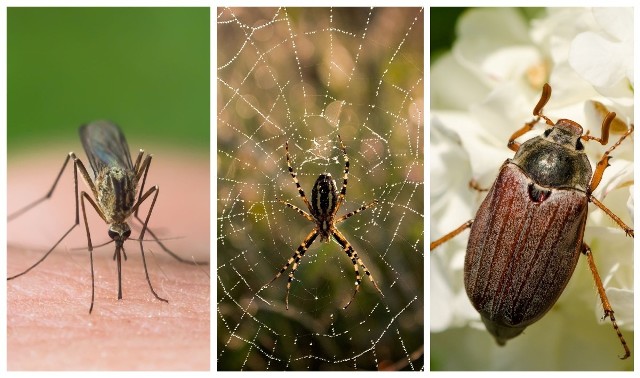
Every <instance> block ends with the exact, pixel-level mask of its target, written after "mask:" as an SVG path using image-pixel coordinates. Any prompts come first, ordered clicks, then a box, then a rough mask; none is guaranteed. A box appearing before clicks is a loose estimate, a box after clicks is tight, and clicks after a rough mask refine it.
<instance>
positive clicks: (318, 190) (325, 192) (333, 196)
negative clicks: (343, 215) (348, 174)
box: [311, 173, 338, 240]
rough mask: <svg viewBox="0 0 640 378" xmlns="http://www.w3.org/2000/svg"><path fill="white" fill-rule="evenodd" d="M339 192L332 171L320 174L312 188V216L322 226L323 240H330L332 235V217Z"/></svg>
mask: <svg viewBox="0 0 640 378" xmlns="http://www.w3.org/2000/svg"><path fill="white" fill-rule="evenodd" d="M337 192H338V190H337V188H336V182H335V181H334V180H333V178H331V174H330V173H323V174H321V175H320V176H318V179H317V180H316V183H315V184H314V185H313V189H312V190H311V209H312V211H313V214H312V216H313V217H314V218H315V219H316V222H317V224H318V227H319V228H320V238H321V239H322V240H328V239H329V236H330V235H331V224H332V223H333V222H332V218H333V216H334V214H335V210H336V205H337V203H338V193H337Z"/></svg>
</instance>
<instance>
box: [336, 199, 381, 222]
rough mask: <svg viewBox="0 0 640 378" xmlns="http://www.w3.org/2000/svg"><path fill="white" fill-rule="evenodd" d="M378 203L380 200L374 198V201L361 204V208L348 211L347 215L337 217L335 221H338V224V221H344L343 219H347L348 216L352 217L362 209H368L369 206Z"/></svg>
mask: <svg viewBox="0 0 640 378" xmlns="http://www.w3.org/2000/svg"><path fill="white" fill-rule="evenodd" d="M377 204H378V200H377V199H374V200H373V201H371V202H369V203H368V204H365V205H362V206H360V208H359V209H357V210H354V211H352V212H350V213H347V214H345V215H343V216H341V217H340V218H337V219H336V221H335V223H336V224H337V223H340V222H342V221H343V220H345V219H347V218H350V217H352V216H354V215H356V214H358V213H359V212H361V211H363V210H366V209H368V208H370V207H374V206H376V205H377Z"/></svg>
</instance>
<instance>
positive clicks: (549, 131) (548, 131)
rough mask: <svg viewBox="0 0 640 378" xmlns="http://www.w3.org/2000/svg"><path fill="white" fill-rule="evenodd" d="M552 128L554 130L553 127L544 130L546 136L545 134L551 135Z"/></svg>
mask: <svg viewBox="0 0 640 378" xmlns="http://www.w3.org/2000/svg"><path fill="white" fill-rule="evenodd" d="M551 130H553V129H546V130H545V131H544V136H545V137H548V136H549V134H551Z"/></svg>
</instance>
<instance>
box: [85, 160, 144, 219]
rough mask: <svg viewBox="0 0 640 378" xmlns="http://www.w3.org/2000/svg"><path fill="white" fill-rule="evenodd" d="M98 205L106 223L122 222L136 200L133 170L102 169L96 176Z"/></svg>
mask: <svg viewBox="0 0 640 378" xmlns="http://www.w3.org/2000/svg"><path fill="white" fill-rule="evenodd" d="M95 181H96V189H97V191H98V205H99V206H100V208H101V210H102V211H103V213H104V215H105V217H106V218H107V219H106V220H107V222H108V223H112V222H124V220H125V219H127V218H128V217H129V215H131V210H132V209H133V206H134V205H135V202H136V187H137V184H138V183H137V180H136V176H135V173H134V172H133V171H128V170H125V169H122V168H120V167H110V168H108V169H104V170H103V171H102V172H100V174H99V175H98V177H96V180H95Z"/></svg>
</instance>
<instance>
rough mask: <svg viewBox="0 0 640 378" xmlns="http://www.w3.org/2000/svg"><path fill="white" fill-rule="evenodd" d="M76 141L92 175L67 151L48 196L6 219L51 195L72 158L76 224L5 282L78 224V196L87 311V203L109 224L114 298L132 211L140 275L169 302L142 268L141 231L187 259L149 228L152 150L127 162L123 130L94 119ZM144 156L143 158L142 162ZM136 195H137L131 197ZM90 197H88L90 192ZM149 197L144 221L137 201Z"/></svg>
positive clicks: (157, 190)
mask: <svg viewBox="0 0 640 378" xmlns="http://www.w3.org/2000/svg"><path fill="white" fill-rule="evenodd" d="M79 132H80V139H81V141H82V146H83V147H84V151H85V153H86V154H87V158H88V159H89V164H91V168H92V169H93V174H94V178H93V179H91V177H90V176H89V172H87V169H86V168H85V166H84V164H83V163H82V161H81V160H80V159H79V158H78V157H77V156H76V155H75V153H73V152H70V153H69V154H68V155H67V157H66V158H65V160H64V164H62V169H60V172H59V173H58V176H57V177H56V179H55V181H54V182H53V186H52V187H51V189H50V190H49V192H47V194H46V195H45V196H44V197H42V198H40V199H38V200H36V201H34V202H32V203H30V204H29V205H27V206H25V207H23V208H22V209H20V210H18V211H16V212H15V213H13V214H12V215H10V216H9V220H12V219H15V218H17V217H18V216H20V215H22V214H24V213H25V212H27V211H28V210H30V209H32V208H33V207H35V206H36V205H38V204H40V203H41V202H43V201H45V200H47V199H49V198H50V197H51V195H52V194H53V191H54V190H55V188H56V185H57V184H58V181H59V180H60V177H61V176H62V173H63V172H64V170H65V168H66V166H67V164H68V163H69V161H73V168H74V169H73V178H74V182H75V202H76V218H75V223H74V224H73V225H72V226H71V227H70V228H69V229H68V230H67V232H65V233H64V234H63V235H62V237H61V238H60V239H59V240H58V241H57V242H56V243H55V244H54V245H53V247H51V249H49V250H48V251H47V252H46V253H45V254H44V256H42V258H40V260H38V261H37V262H36V263H35V264H33V265H31V266H30V267H29V268H28V269H26V270H25V271H23V272H21V273H19V274H16V275H13V276H10V277H8V278H7V280H12V279H15V278H18V277H20V276H22V275H25V274H27V273H28V272H29V271H31V270H32V269H33V268H35V267H36V266H38V265H39V264H40V263H41V262H43V261H44V260H45V259H46V258H47V256H49V254H50V253H51V252H52V251H53V250H54V249H55V248H56V247H57V246H58V245H59V244H60V243H61V242H62V241H63V240H64V239H65V238H66V237H67V235H69V233H70V232H71V231H72V230H73V229H74V228H75V227H76V226H78V225H79V224H80V212H79V206H78V202H79V200H80V199H81V202H80V205H81V206H80V207H82V217H83V220H84V225H85V229H86V231H87V244H88V249H89V258H90V261H91V306H90V307H89V314H91V312H92V311H93V302H94V297H95V280H94V273H93V244H92V243H91V234H90V232H89V224H88V223H87V213H86V203H89V204H90V205H91V207H93V209H94V210H95V211H96V213H98V215H99V216H100V218H102V220H103V221H104V222H105V223H106V224H108V225H109V231H108V234H109V237H110V238H111V240H112V241H113V242H114V243H115V252H114V254H113V259H114V260H115V261H116V265H117V269H118V299H122V269H121V265H122V258H123V257H124V260H125V261H126V260H127V254H126V252H125V249H124V242H125V241H126V240H127V239H129V237H130V236H131V228H130V227H129V224H128V223H127V219H128V218H129V217H130V216H131V215H134V216H135V218H136V219H138V221H140V223H142V231H141V232H140V236H139V237H138V239H132V240H137V241H138V242H139V243H140V253H141V255H142V263H143V265H144V273H145V276H146V278H147V283H148V284H149V289H151V292H152V293H153V295H154V296H155V297H156V299H158V300H160V301H162V302H166V303H168V302H169V301H168V300H166V299H164V298H161V297H160V296H158V294H157V293H156V292H155V290H154V289H153V285H152V284H151V280H150V279H149V272H148V270H147V262H146V259H145V256H144V249H143V247H142V241H143V240H144V235H145V233H146V232H149V234H150V235H151V236H152V237H153V238H154V240H155V241H156V242H157V243H158V244H159V245H160V246H161V247H162V249H163V250H165V252H167V253H169V254H170V255H171V256H173V257H174V258H175V259H177V260H179V261H181V262H189V261H188V260H183V259H182V258H180V257H179V256H177V255H176V254H174V253H173V252H171V251H170V250H169V249H167V248H166V247H165V246H164V245H163V244H162V243H161V242H160V240H159V239H158V238H157V237H156V236H155V234H154V233H153V232H152V231H151V230H150V229H148V224H149V218H150V217H151V213H152V212H153V207H154V205H155V203H156V199H157V198H158V194H159V193H160V188H159V187H158V186H157V185H155V186H153V187H151V188H149V189H148V190H147V191H146V192H145V191H144V185H145V181H146V179H147V172H148V171H149V166H150V165H151V158H152V155H151V154H147V155H146V156H144V150H140V152H138V157H137V158H136V161H135V164H133V163H132V161H131V154H130V152H129V146H128V144H127V140H126V139H125V137H124V134H123V133H122V130H121V129H120V128H119V127H118V126H117V125H116V124H114V123H111V122H109V121H95V122H92V123H89V124H86V125H83V126H81V127H80V129H79ZM143 158H144V160H143ZM78 172H80V174H81V176H82V179H83V180H84V182H85V184H86V185H87V187H88V188H89V189H90V193H89V194H88V193H87V192H85V191H81V192H80V194H79V195H78ZM141 179H142V183H141V185H140V190H139V191H138V190H137V187H138V183H140V180H141ZM136 193H138V197H137V199H136ZM91 195H92V196H93V198H92V196H91ZM151 196H153V197H152V200H151V206H150V208H149V212H148V213H147V217H146V219H145V220H144V221H142V219H140V218H139V217H138V209H139V207H140V205H141V204H142V203H143V202H144V201H145V200H147V199H148V198H149V197H151Z"/></svg>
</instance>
